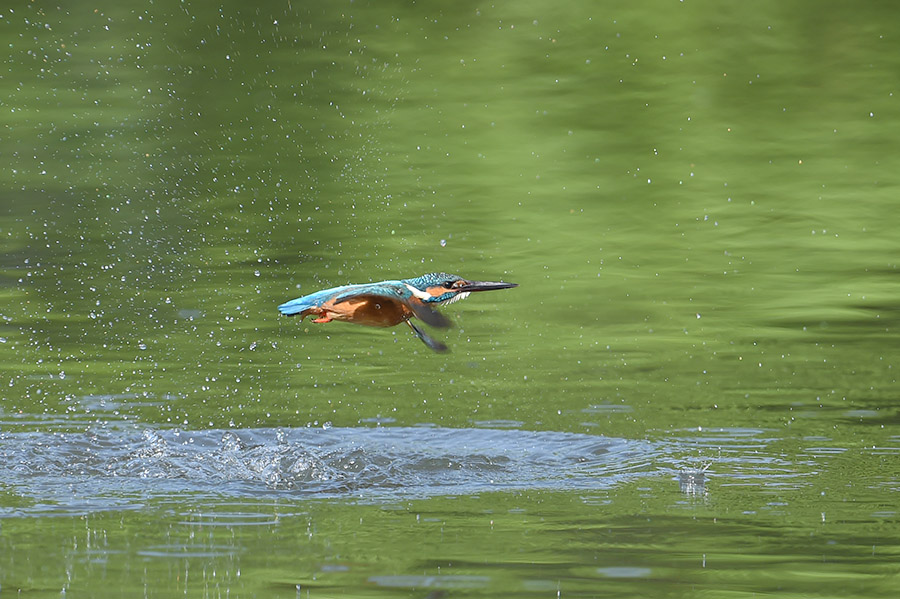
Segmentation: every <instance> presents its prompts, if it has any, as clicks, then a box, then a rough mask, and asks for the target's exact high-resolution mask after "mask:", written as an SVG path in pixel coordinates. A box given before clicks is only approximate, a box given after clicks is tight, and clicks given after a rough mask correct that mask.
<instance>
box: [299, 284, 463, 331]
mask: <svg viewBox="0 0 900 599" xmlns="http://www.w3.org/2000/svg"><path fill="white" fill-rule="evenodd" d="M301 299H302V298H301ZM355 299H358V300H373V301H394V302H400V303H402V304H403V305H404V306H406V307H407V308H409V309H410V310H411V311H412V313H413V314H415V315H416V317H417V318H419V319H420V320H421V321H422V322H424V323H425V324H429V325H431V326H433V327H437V328H441V329H446V328H448V327H449V326H450V324H451V323H450V319H448V318H447V317H446V316H444V315H443V314H441V313H440V312H435V311H434V310H432V309H431V308H430V307H428V306H427V305H426V304H425V303H423V302H422V300H420V299H419V298H417V297H415V296H414V295H413V294H412V292H410V290H409V289H407V288H406V285H405V284H403V283H401V282H399V281H398V282H397V283H395V284H390V283H387V282H385V283H384V284H382V283H374V284H372V285H359V286H354V288H352V289H348V290H347V291H345V292H344V293H341V294H340V295H338V296H337V297H335V298H334V303H335V304H340V303H342V302H349V301H350V300H355ZM295 301H296V300H295Z"/></svg>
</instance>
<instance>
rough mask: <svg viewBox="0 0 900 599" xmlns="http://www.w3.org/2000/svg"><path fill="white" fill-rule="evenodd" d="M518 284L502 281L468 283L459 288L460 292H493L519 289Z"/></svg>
mask: <svg viewBox="0 0 900 599" xmlns="http://www.w3.org/2000/svg"><path fill="white" fill-rule="evenodd" d="M518 286H519V284H518V283H504V282H502V281H497V282H494V281H467V282H466V284H465V285H463V286H462V287H457V290H458V291H464V292H467V293H468V292H471V291H493V290H494V289H510V288H512V287H518Z"/></svg>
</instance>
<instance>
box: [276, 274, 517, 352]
mask: <svg viewBox="0 0 900 599" xmlns="http://www.w3.org/2000/svg"><path fill="white" fill-rule="evenodd" d="M511 287H518V284H516V283H503V282H493V281H469V280H468V279H464V278H462V277H460V276H459V275H451V274H447V273H445V272H433V273H431V274H427V275H422V276H421V277H416V278H414V279H399V280H392V281H379V282H378V283H366V284H363V285H342V286H341V287H333V288H331V289H324V290H322V291H317V292H315V293H311V294H309V295H304V296H303V297H298V298H297V299H293V300H291V301H289V302H286V303H284V304H281V305H280V306H278V310H279V311H280V312H281V313H282V314H286V315H287V316H296V315H299V316H300V320H301V321H302V320H303V319H304V318H306V317H307V316H311V315H314V316H317V317H318V318H316V319H314V320H313V322H331V321H332V320H342V321H344V322H352V323H355V324H362V325H366V326H370V327H392V326H395V325H398V324H400V323H401V322H405V323H406V324H408V325H409V328H411V329H412V331H413V333H415V334H416V337H418V338H419V339H421V340H422V342H423V343H425V345H427V346H428V347H429V348H431V349H432V350H434V351H436V352H444V351H447V346H446V345H444V344H443V343H441V342H440V341H437V340H436V339H432V338H431V337H429V336H428V335H427V334H426V333H425V331H423V330H422V328H421V327H419V326H418V325H416V324H415V323H414V322H413V321H412V319H413V318H414V317H415V318H418V319H419V320H421V321H422V322H424V323H425V324H428V325H431V326H433V327H437V328H444V329H445V328H448V327H449V326H450V324H451V323H450V320H449V319H448V318H447V317H446V316H444V315H443V314H441V313H440V312H437V311H435V310H434V306H440V305H445V304H452V303H453V302H457V301H459V300H461V299H465V298H467V297H469V294H470V293H472V292H475V291H491V290H494V289H509V288H511Z"/></svg>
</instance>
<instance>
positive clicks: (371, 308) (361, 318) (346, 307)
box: [303, 299, 413, 327]
mask: <svg viewBox="0 0 900 599" xmlns="http://www.w3.org/2000/svg"><path fill="white" fill-rule="evenodd" d="M310 315H315V316H318V318H316V319H315V320H313V322H331V321H332V320H340V321H343V322H352V323H353V324H361V325H365V326H369V327H392V326H394V325H398V324H400V323H401V322H406V321H407V320H409V319H410V317H411V316H412V315H413V313H412V311H411V310H410V309H409V308H407V307H406V306H404V305H403V304H401V303H400V302H394V301H391V300H379V301H377V302H376V301H374V300H370V299H363V300H350V301H347V302H341V303H340V304H337V305H335V304H334V303H332V302H331V301H327V302H325V303H324V304H322V305H321V306H317V307H315V308H310V309H309V310H305V311H304V312H303V316H304V318H305V317H306V316H310Z"/></svg>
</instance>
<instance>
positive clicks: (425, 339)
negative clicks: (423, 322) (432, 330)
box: [406, 320, 449, 353]
mask: <svg viewBox="0 0 900 599" xmlns="http://www.w3.org/2000/svg"><path fill="white" fill-rule="evenodd" d="M406 324H408V325H409V328H411V329H412V330H413V333H415V334H416V337H418V338H419V339H421V340H422V343H424V344H425V345H427V346H428V347H429V348H430V349H432V350H434V351H436V352H438V353H444V352H445V351H449V350H448V349H447V346H446V345H444V344H443V343H441V342H440V341H438V340H437V339H432V338H431V337H429V336H428V335H426V334H425V331H423V330H422V329H420V328H419V327H417V326H416V325H414V324H413V322H412V321H411V320H407V321H406Z"/></svg>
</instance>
